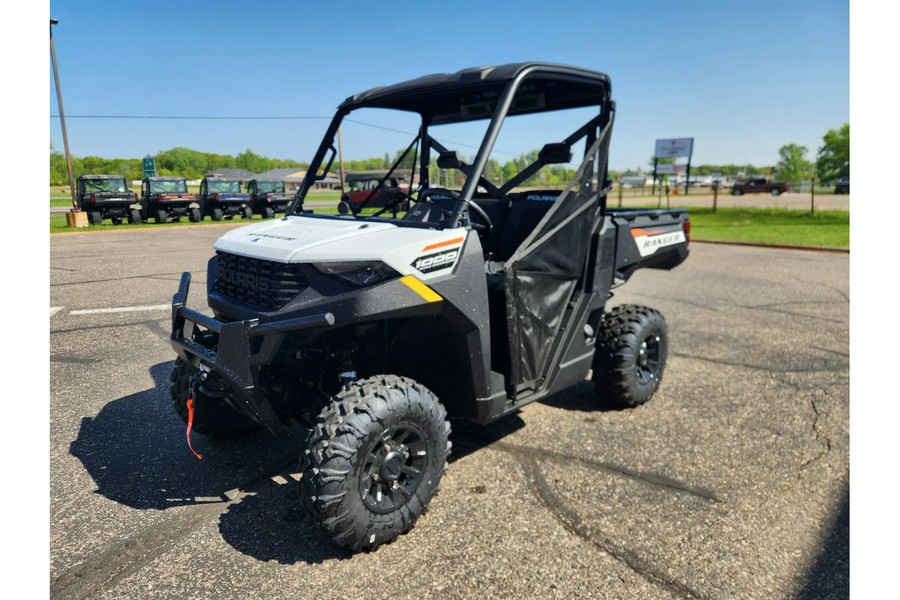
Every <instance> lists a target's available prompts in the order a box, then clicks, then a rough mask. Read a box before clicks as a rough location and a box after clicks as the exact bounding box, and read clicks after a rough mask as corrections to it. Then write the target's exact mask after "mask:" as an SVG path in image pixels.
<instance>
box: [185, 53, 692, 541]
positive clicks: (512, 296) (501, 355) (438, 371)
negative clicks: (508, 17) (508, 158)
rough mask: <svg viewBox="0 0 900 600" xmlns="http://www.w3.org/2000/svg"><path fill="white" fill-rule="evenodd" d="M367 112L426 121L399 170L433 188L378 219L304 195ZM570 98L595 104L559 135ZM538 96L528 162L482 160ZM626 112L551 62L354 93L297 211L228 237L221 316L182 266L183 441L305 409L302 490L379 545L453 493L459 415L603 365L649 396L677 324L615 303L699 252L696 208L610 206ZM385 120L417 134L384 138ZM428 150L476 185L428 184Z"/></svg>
mask: <svg viewBox="0 0 900 600" xmlns="http://www.w3.org/2000/svg"><path fill="white" fill-rule="evenodd" d="M364 109H377V110H376V111H375V112H376V113H378V114H379V115H381V114H385V112H386V111H385V110H383V109H389V110H390V111H395V112H396V113H398V114H399V115H401V116H402V117H403V118H408V119H410V121H411V122H414V123H418V125H417V126H416V127H415V130H414V131H412V132H411V133H410V134H409V139H408V145H406V144H407V142H404V146H405V147H406V150H405V151H404V152H401V154H400V156H399V158H398V159H397V160H396V161H395V163H394V165H393V167H392V168H391V169H390V170H389V171H388V173H387V174H386V175H385V177H384V179H385V180H386V179H388V178H390V177H391V176H392V175H391V173H392V172H393V171H394V170H396V169H397V168H399V167H400V166H401V165H404V164H411V165H413V166H415V168H417V169H418V171H419V173H418V184H417V186H416V187H415V188H414V189H413V190H411V191H410V192H409V193H408V194H405V195H404V196H396V197H395V201H394V203H393V206H386V207H383V208H381V209H380V210H378V211H376V214H374V215H367V216H363V215H362V211H363V209H364V208H365V203H364V202H363V203H362V206H359V207H357V206H353V207H352V214H346V215H342V214H337V215H330V214H315V213H313V212H311V211H308V210H303V200H304V198H305V197H306V194H307V192H308V191H309V190H310V188H311V187H312V186H313V185H314V184H315V182H316V181H321V180H322V179H324V178H325V176H326V174H327V173H328V172H329V170H330V169H331V166H332V163H333V161H334V159H335V155H336V154H337V150H336V148H337V134H338V130H339V128H340V127H341V126H342V123H343V124H344V126H345V127H344V142H345V144H346V140H347V128H346V125H347V124H348V123H350V124H352V123H354V122H355V123H359V122H360V117H358V116H357V111H360V112H364ZM570 109H573V110H574V109H577V110H574V114H577V115H578V121H577V122H576V123H575V124H574V125H573V128H572V129H569V130H565V131H560V130H559V126H558V121H557V120H556V119H557V117H558V116H562V113H565V114H566V115H571V114H573V112H572V110H570ZM554 111H558V112H554ZM541 113H552V114H551V115H549V117H550V118H551V119H552V120H551V121H550V124H551V127H550V128H549V129H548V128H537V127H533V128H529V129H528V131H529V132H531V133H535V132H538V133H539V132H541V131H544V132H545V133H544V134H543V135H544V137H545V139H546V138H549V139H546V143H544V145H543V146H542V147H540V150H539V151H537V152H535V153H533V154H532V156H533V161H532V162H531V164H528V165H521V169H520V171H519V172H518V173H517V174H515V175H514V176H511V177H504V179H505V181H504V182H503V183H498V182H497V180H492V178H489V177H487V176H485V168H486V165H487V164H488V160H489V157H490V154H491V151H492V149H493V147H494V145H495V142H496V141H497V139H498V136H499V135H500V132H501V127H514V126H518V124H519V122H520V120H524V122H525V123H528V122H529V120H530V119H534V118H539V117H540V116H541V115H540V114H541ZM391 114H394V113H391ZM614 114H615V105H614V103H613V101H612V98H611V91H610V81H609V78H608V77H607V76H606V75H604V74H602V73H597V72H594V71H589V70H586V69H581V68H576V67H570V66H564V65H555V64H545V63H521V64H508V65H503V66H497V67H482V68H474V69H467V70H463V71H459V72H457V73H452V74H435V75H429V76H427V77H422V78H419V79H414V80H411V81H407V82H404V83H399V84H396V85H392V86H386V87H378V88H374V89H372V90H370V91H367V92H363V93H361V94H357V95H354V96H351V97H350V98H348V99H347V100H345V101H344V102H343V103H342V104H341V105H340V106H339V107H338V110H337V114H336V115H335V117H334V119H333V120H332V122H331V124H330V125H329V127H328V129H327V131H326V133H325V136H324V139H323V141H322V143H321V145H320V146H319V149H318V151H317V152H316V154H315V156H314V158H313V160H312V163H311V164H310V167H309V171H308V173H307V176H306V178H305V179H304V180H303V182H302V184H301V186H300V189H299V190H298V193H297V197H296V199H295V200H294V202H293V204H292V206H291V207H290V208H289V211H288V215H287V216H286V217H284V218H282V219H279V220H277V221H268V222H263V223H259V224H257V225H251V226H247V227H242V228H238V229H234V230H232V231H229V232H228V233H226V234H225V235H223V236H222V237H221V238H220V239H219V240H218V241H217V242H216V244H215V251H216V254H215V256H214V257H212V258H211V260H210V261H209V264H208V270H207V297H208V303H209V306H210V308H211V309H212V312H213V316H207V315H205V314H203V313H201V312H199V311H196V310H193V309H190V308H188V305H187V297H188V291H189V287H190V282H191V276H190V273H184V274H183V275H182V278H181V284H180V286H179V288H178V291H177V293H176V294H175V296H174V298H173V305H172V321H173V322H172V336H171V342H172V346H173V348H174V349H175V352H176V353H177V355H178V358H177V359H176V361H175V365H174V369H173V371H172V375H171V380H172V386H171V395H172V400H173V402H174V406H175V410H176V411H177V413H178V414H179V415H180V416H181V418H182V419H183V420H184V422H185V423H186V424H187V433H188V441H189V442H190V439H191V431H192V429H193V431H196V432H199V433H203V434H208V435H211V436H231V435H236V434H240V433H242V432H244V431H247V430H248V429H251V428H254V427H257V428H259V427H261V428H263V429H265V430H267V431H268V432H270V433H271V434H273V435H275V436H277V437H284V436H285V435H286V433H287V431H288V428H289V427H290V426H291V423H292V422H293V421H297V422H299V423H301V424H306V425H308V426H309V433H308V440H307V441H308V446H307V449H306V450H305V451H304V452H303V456H302V457H301V460H300V467H299V469H300V477H301V481H300V498H301V502H302V505H303V506H304V508H305V510H306V512H307V514H308V515H309V516H310V518H311V519H312V520H313V521H314V522H315V523H317V524H318V526H319V527H320V528H321V529H322V530H323V531H324V532H325V533H326V534H327V535H329V536H331V537H332V538H333V539H334V540H335V542H337V543H338V544H340V545H343V546H345V547H347V548H350V549H353V550H373V549H375V548H377V547H378V546H379V545H380V544H384V543H387V542H391V541H393V540H394V539H395V538H397V537H398V536H399V535H400V534H402V533H404V532H406V531H408V530H409V529H410V528H412V527H413V525H414V523H415V521H416V519H417V518H418V517H419V516H420V515H421V514H422V513H423V511H424V510H425V509H426V507H427V506H428V504H429V502H431V500H432V498H433V496H434V495H435V494H436V493H437V491H438V488H439V484H440V480H441V476H442V475H443V473H444V471H445V469H446V468H447V458H448V456H449V454H450V440H449V436H450V422H449V420H448V417H457V418H467V419H470V420H472V421H475V422H477V423H482V424H485V423H489V422H491V421H494V420H495V419H498V418H500V417H502V416H504V415H507V414H510V413H512V412H515V411H518V410H519V409H521V408H522V407H523V406H525V405H526V404H528V403H530V402H534V401H536V400H540V399H543V398H546V397H547V396H548V395H550V394H553V393H555V392H558V391H560V390H562V389H565V388H567V387H569V386H572V385H574V384H576V383H579V382H581V381H583V380H584V379H585V378H586V377H587V376H588V374H589V373H590V372H591V371H592V370H593V375H592V380H593V383H594V387H595V390H596V394H597V396H598V398H599V399H600V400H603V401H609V402H613V403H616V404H618V405H622V406H637V405H640V404H642V403H644V402H646V401H647V400H649V399H650V397H651V396H652V395H653V394H654V392H656V390H657V388H658V387H659V385H660V380H661V379H662V376H663V370H664V367H665V364H666V357H667V351H668V337H667V327H666V322H665V320H664V319H663V317H662V315H661V314H660V313H658V312H657V311H655V310H653V309H651V308H646V307H643V306H634V305H625V306H618V307H615V308H613V309H607V302H608V300H609V298H610V296H611V290H612V289H613V288H615V287H616V286H619V285H622V284H623V283H625V282H626V281H627V280H628V279H629V278H630V277H631V276H632V275H633V274H634V272H635V271H636V270H637V269H640V268H644V267H650V268H657V269H671V268H673V267H675V266H677V265H679V264H680V263H681V262H682V261H684V260H685V258H686V257H687V255H688V242H689V233H690V223H689V221H688V215H687V211H685V210H608V209H607V201H606V198H607V192H608V190H609V189H610V187H609V181H608V180H607V154H608V147H609V141H610V132H611V129H612V124H613V118H614ZM582 115H584V117H582ZM398 118H399V117H398ZM455 124H462V126H464V127H467V128H468V130H471V129H472V128H471V127H470V125H472V126H475V125H478V126H481V125H483V126H484V133H483V136H482V137H481V142H480V146H479V147H478V149H477V151H476V153H475V155H474V157H473V158H471V159H470V160H467V159H466V158H464V156H463V155H462V154H461V153H460V152H459V151H457V150H454V149H452V148H450V147H449V146H451V145H452V144H451V143H450V142H449V141H448V140H449V139H458V138H457V137H456V135H455V134H451V133H446V134H445V133H443V132H444V131H445V129H444V128H446V127H452V126H454V125H455ZM369 129H370V131H369V132H367V135H368V136H370V137H368V138H366V139H368V140H371V139H372V137H371V129H374V128H371V127H370V128H369ZM390 131H393V132H394V133H396V132H397V131H400V130H399V129H398V127H392V128H390V130H389V129H388V128H387V127H383V126H382V127H381V128H380V129H379V135H382V134H383V135H387V134H388V133H389V132H390ZM547 131H551V133H546V132H547ZM451 135H452V136H453V137H451ZM345 148H346V145H345ZM575 148H578V149H579V154H580V157H579V159H578V162H576V163H573V164H572V167H573V168H572V169H571V170H570V171H569V172H568V183H567V184H566V186H565V189H557V190H549V189H531V190H522V187H523V186H524V184H525V183H526V182H528V181H530V180H533V179H537V177H538V175H539V174H540V173H542V172H544V171H542V169H543V167H546V166H548V165H566V164H569V163H571V161H572V160H573V155H574V149H575ZM506 152H508V150H506ZM432 159H436V161H437V168H439V169H441V170H442V172H444V175H443V178H444V179H443V180H444V181H448V182H459V183H461V188H460V189H447V188H441V187H435V186H434V185H432V182H431V181H430V173H431V172H432V170H431V169H430V167H431V166H432ZM579 163H580V166H579ZM574 167H577V168H574ZM557 170H558V169H557ZM410 181H414V182H415V181H417V178H416V173H413V175H412V177H410ZM406 201H409V202H410V203H411V206H410V208H409V210H408V211H406V212H403V211H401V210H399V207H398V205H399V204H400V203H403V202H406ZM366 212H369V211H366ZM401 213H402V214H401ZM192 450H193V449H192Z"/></svg>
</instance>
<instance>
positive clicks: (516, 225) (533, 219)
mask: <svg viewBox="0 0 900 600" xmlns="http://www.w3.org/2000/svg"><path fill="white" fill-rule="evenodd" d="M561 193H562V191H561V190H544V191H542V190H537V191H532V192H521V193H519V194H515V195H513V196H512V205H511V206H510V209H509V215H508V216H507V217H506V223H505V224H504V225H503V232H502V233H501V234H500V246H499V252H498V260H503V261H506V260H509V258H510V257H511V256H512V255H513V253H515V251H516V250H517V249H518V248H519V246H520V245H521V244H522V242H524V241H525V238H527V237H528V234H530V233H531V232H532V231H533V230H534V228H535V227H536V226H537V224H538V223H539V222H540V221H541V219H542V218H544V215H546V214H547V211H549V210H550V208H551V207H552V206H553V203H554V202H556V200H557V198H559V195H560V194H561Z"/></svg>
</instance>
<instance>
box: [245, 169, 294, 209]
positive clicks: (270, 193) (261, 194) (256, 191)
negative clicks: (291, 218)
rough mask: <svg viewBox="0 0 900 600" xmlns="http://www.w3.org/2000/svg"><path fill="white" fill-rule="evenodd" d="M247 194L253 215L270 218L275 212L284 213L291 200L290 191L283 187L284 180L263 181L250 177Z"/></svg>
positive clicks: (292, 196) (292, 197)
mask: <svg viewBox="0 0 900 600" xmlns="http://www.w3.org/2000/svg"><path fill="white" fill-rule="evenodd" d="M247 195H248V196H250V209H251V210H252V211H253V214H255V215H261V216H262V218H264V219H271V218H272V217H274V216H275V215H276V214H284V211H285V210H287V207H288V206H289V205H290V203H291V200H293V199H294V194H293V193H292V192H287V191H285V189H284V181H264V180H262V179H251V180H250V181H248V182H247Z"/></svg>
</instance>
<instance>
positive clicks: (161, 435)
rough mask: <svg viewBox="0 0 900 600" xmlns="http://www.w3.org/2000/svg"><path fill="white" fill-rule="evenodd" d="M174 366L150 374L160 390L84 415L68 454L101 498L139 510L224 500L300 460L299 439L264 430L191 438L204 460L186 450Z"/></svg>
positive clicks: (157, 367) (160, 366) (299, 436)
mask: <svg viewBox="0 0 900 600" xmlns="http://www.w3.org/2000/svg"><path fill="white" fill-rule="evenodd" d="M171 369H172V363H171V362H165V363H160V364H157V365H154V366H153V367H151V368H150V375H151V377H152V378H153V381H154V383H155V386H154V387H153V388H151V389H148V390H145V391H142V392H139V393H136V394H132V395H130V396H125V397H123V398H119V399H117V400H113V401H111V402H109V403H108V404H107V405H106V406H104V407H103V409H102V410H101V411H100V412H99V413H98V414H97V416H95V417H93V418H91V417H84V418H83V419H82V421H81V428H80V430H79V432H78V437H77V438H76V439H75V440H74V441H73V442H72V443H71V444H70V446H69V453H70V454H71V455H72V456H74V457H75V458H77V459H78V460H80V461H81V464H82V465H84V468H85V469H86V470H87V472H88V474H89V475H90V476H91V478H93V480H94V483H95V484H96V485H97V489H96V490H95V493H97V494H100V495H102V496H104V497H106V498H108V499H110V500H112V501H113V502H118V503H119V504H124V505H125V506H129V507H131V508H136V509H139V510H148V509H152V510H165V509H167V508H170V507H173V506H185V505H194V504H208V503H210V502H223V501H225V499H226V498H225V496H224V493H225V492H227V491H229V490H233V489H235V488H242V487H243V486H246V485H250V484H251V483H252V482H254V481H256V480H258V479H259V478H260V477H263V476H265V475H267V474H271V473H272V472H274V471H277V469H279V468H282V467H283V466H285V465H287V464H289V463H291V462H296V460H297V457H298V456H299V452H300V450H299V445H300V442H299V440H300V439H302V438H304V437H305V436H303V435H302V432H301V434H297V433H296V432H295V433H292V435H291V439H290V440H289V442H288V444H284V445H283V444H281V443H279V442H277V441H276V440H275V439H273V438H272V437H271V436H269V435H267V434H265V433H263V432H260V433H254V434H253V435H251V436H249V437H247V438H244V439H240V440H234V441H227V442H225V441H215V440H212V439H211V438H207V437H205V436H201V435H197V434H192V436H191V440H192V442H193V444H194V448H195V449H197V451H198V452H200V454H201V455H202V456H203V460H202V461H200V460H197V458H196V457H194V455H193V454H191V452H190V450H189V449H188V446H187V440H186V438H185V426H184V423H182V421H181V420H180V419H179V418H178V416H177V415H176V414H175V411H174V410H173V408H172V406H171V400H170V399H169V373H170V372H171Z"/></svg>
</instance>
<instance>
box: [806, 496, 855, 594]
mask: <svg viewBox="0 0 900 600" xmlns="http://www.w3.org/2000/svg"><path fill="white" fill-rule="evenodd" d="M849 597H850V488H849V486H847V487H845V489H844V493H843V495H842V498H841V503H840V505H839V506H838V507H837V511H836V512H835V514H834V516H833V518H832V522H831V526H830V527H829V529H828V534H827V535H826V537H825V539H824V540H823V541H822V546H821V548H819V555H818V557H817V559H816V561H815V563H814V564H813V565H812V566H811V568H810V571H809V573H808V574H807V577H806V580H805V582H804V585H803V587H802V588H801V590H800V592H799V593H798V595H797V598H798V599H799V600H826V599H829V598H835V599H837V598H849Z"/></svg>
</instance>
